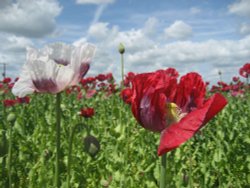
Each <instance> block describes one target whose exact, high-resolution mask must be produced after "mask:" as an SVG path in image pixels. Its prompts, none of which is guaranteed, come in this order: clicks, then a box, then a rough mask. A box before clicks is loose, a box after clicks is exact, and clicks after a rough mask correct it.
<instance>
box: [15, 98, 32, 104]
mask: <svg viewBox="0 0 250 188" xmlns="http://www.w3.org/2000/svg"><path fill="white" fill-rule="evenodd" d="M16 102H17V103H19V104H29V103H30V97H28V96H26V97H21V98H19V97H17V99H16Z"/></svg>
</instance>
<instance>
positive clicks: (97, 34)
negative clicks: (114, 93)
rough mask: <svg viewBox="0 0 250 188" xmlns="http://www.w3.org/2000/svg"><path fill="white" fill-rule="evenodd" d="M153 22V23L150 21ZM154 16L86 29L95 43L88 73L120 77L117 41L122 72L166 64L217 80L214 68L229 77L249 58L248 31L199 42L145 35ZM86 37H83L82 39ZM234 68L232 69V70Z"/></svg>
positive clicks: (249, 41)
mask: <svg viewBox="0 0 250 188" xmlns="http://www.w3.org/2000/svg"><path fill="white" fill-rule="evenodd" d="M152 23H153V24H152ZM155 23H158V21H157V19H154V18H152V19H148V20H147V21H146V22H145V23H144V24H143V26H142V28H138V29H134V28H132V29H130V30H127V31H122V30H120V28H119V27H118V26H116V25H110V24H109V23H107V22H106V23H105V22H98V23H96V24H94V25H92V26H91V27H90V28H89V30H88V32H89V36H90V38H89V39H90V40H91V41H93V40H94V41H95V42H94V43H95V45H96V46H97V51H96V56H95V58H94V60H93V64H92V66H91V69H90V72H89V75H95V74H98V73H105V72H113V73H114V76H115V77H116V79H117V80H118V81H119V80H120V54H119V53H118V44H119V43H120V42H122V43H123V44H124V45H125V49H126V51H125V72H128V71H133V72H138V73H140V72H148V71H154V70H157V69H165V68H167V67H174V68H176V69H177V70H178V71H179V72H180V73H181V74H184V73H186V72H190V71H197V72H199V73H200V74H202V75H203V77H204V78H205V80H208V81H213V80H216V79H217V80H218V75H217V74H215V73H214V70H221V71H223V74H224V75H223V78H225V79H227V80H228V81H230V79H231V77H232V76H233V75H237V74H238V69H239V67H240V66H242V64H244V63H245V62H247V61H249V59H250V35H249V36H246V37H244V38H243V39H241V40H212V39H210V40H209V39H207V40H204V41H200V42H193V41H174V42H171V43H170V42H168V40H167V39H165V40H164V39H163V38H162V37H160V39H161V40H157V37H158V36H163V35H164V34H165V33H163V32H162V33H160V32H156V33H157V35H148V34H147V32H148V31H151V30H152V31H153V30H155V27H157V24H155ZM151 26H152V27H151ZM84 41H86V40H84ZM232 70H233V71H232Z"/></svg>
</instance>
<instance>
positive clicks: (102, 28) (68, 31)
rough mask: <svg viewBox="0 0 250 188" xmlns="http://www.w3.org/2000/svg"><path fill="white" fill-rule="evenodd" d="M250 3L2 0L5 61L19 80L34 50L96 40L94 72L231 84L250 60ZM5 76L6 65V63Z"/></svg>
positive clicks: (0, 50)
mask: <svg viewBox="0 0 250 188" xmlns="http://www.w3.org/2000/svg"><path fill="white" fill-rule="evenodd" d="M249 20H250V0H175V1H172V0H158V1H156V0H0V44H1V45H0V62H1V63H3V62H5V63H8V65H7V75H8V76H12V77H15V76H18V74H19V72H20V70H21V67H22V65H23V64H24V63H25V58H26V47H27V46H31V47H36V48H41V47H43V46H44V45H46V44H48V43H51V42H58V41H62V42H65V43H68V44H74V45H78V44H80V43H85V42H90V43H93V44H95V45H96V47H97V51H96V55H95V58H94V59H93V62H92V66H91V70H90V71H89V73H88V75H96V74H98V73H108V72H112V73H113V74H114V75H115V77H116V78H117V79H118V80H119V79H120V56H119V53H118V51H117V47H118V44H119V43H120V42H122V43H123V44H124V45H125V47H126V52H125V72H129V71H133V72H137V73H141V72H149V71H154V70H157V69H165V68H167V67H174V68H176V69H177V70H178V71H179V72H180V73H181V74H185V73H187V72H190V71H197V72H199V73H200V74H202V76H203V78H204V79H205V80H206V81H212V82H215V81H218V79H219V76H218V71H221V72H222V79H223V80H225V81H229V80H230V78H231V77H232V76H234V75H238V69H239V68H240V67H241V66H242V65H243V64H245V63H246V62H249V61H250V21H249ZM0 71H1V72H2V65H0Z"/></svg>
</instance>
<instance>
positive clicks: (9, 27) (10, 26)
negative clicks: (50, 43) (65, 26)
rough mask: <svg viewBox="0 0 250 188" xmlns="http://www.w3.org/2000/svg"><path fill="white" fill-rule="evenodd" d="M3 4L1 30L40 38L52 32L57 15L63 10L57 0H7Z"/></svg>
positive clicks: (0, 20)
mask: <svg viewBox="0 0 250 188" xmlns="http://www.w3.org/2000/svg"><path fill="white" fill-rule="evenodd" d="M1 3H3V2H1ZM3 4H4V5H5V6H4V8H2V9H1V11H0V31H3V32H6V33H12V34H16V35H20V36H26V37H37V38H38V37H43V36H45V35H48V34H50V33H52V32H53V31H54V29H55V25H56V22H55V17H56V16H58V15H59V14H60V12H61V10H62V8H61V7H60V6H59V4H58V2H57V1H56V0H40V1H31V0H16V1H14V0H5V1H4V3H3Z"/></svg>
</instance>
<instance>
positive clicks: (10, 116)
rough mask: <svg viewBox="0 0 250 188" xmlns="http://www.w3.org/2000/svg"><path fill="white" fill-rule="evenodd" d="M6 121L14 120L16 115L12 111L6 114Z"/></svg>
mask: <svg viewBox="0 0 250 188" xmlns="http://www.w3.org/2000/svg"><path fill="white" fill-rule="evenodd" d="M7 121H8V122H12V123H13V122H15V121H16V115H15V114H14V113H10V114H9V115H8V116H7Z"/></svg>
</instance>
